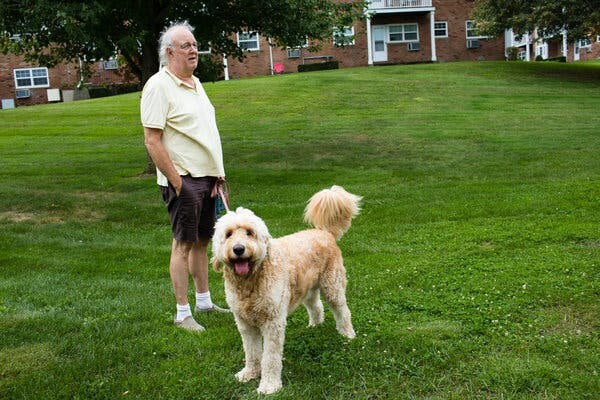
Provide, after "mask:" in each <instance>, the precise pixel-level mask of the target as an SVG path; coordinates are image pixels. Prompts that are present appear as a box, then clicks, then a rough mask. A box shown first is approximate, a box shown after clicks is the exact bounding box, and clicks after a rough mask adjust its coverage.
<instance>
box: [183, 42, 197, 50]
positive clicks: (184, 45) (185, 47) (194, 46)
mask: <svg viewBox="0 0 600 400" xmlns="http://www.w3.org/2000/svg"><path fill="white" fill-rule="evenodd" d="M190 47H193V48H194V49H196V50H198V43H196V42H194V43H190V42H185V43H182V44H180V45H179V48H180V49H181V50H189V48H190Z"/></svg>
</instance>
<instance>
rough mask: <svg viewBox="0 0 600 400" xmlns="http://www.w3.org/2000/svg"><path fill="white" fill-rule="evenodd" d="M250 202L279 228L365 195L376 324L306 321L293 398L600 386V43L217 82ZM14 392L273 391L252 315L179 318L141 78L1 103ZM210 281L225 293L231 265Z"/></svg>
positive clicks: (239, 179)
mask: <svg viewBox="0 0 600 400" xmlns="http://www.w3.org/2000/svg"><path fill="white" fill-rule="evenodd" d="M205 88H206V91H207V93H208V95H209V97H210V98H211V100H212V102H213V104H214V106H215V108H216V110H217V118H218V123H219V127H220V131H221V137H222V141H223V149H224V155H225V164H226V165H225V167H226V171H227V176H228V179H229V181H230V185H231V189H232V194H231V196H232V197H231V198H232V206H234V207H236V206H244V207H248V208H251V209H253V210H254V211H255V212H256V213H257V214H258V215H260V216H261V217H263V218H264V219H265V221H266V223H267V226H268V227H269V229H270V231H271V233H272V234H273V235H274V236H279V235H283V234H287V233H291V232H293V231H295V230H298V229H302V228H304V225H303V223H302V218H301V215H302V211H303V209H304V206H305V203H306V200H308V198H309V197H310V196H311V195H312V193H314V192H316V191H317V190H320V189H321V188H323V187H327V186H331V185H332V184H339V185H343V186H344V187H345V188H346V189H348V190H349V191H351V192H353V193H356V194H359V195H362V196H364V204H363V211H362V214H361V215H360V216H359V217H358V218H357V219H356V220H355V221H354V224H353V226H352V228H351V229H350V231H349V232H348V233H347V234H346V236H344V238H343V239H342V240H341V242H340V246H341V248H342V250H343V252H344V256H345V262H346V268H347V270H348V277H349V287H348V300H349V306H350V309H351V310H352V313H353V320H354V325H355V329H356V331H357V335H358V337H357V338H356V339H355V340H353V341H350V342H348V341H346V340H343V338H342V337H341V336H339V335H338V334H337V333H336V331H335V326H334V323H333V318H332V316H331V314H330V313H329V312H327V314H326V322H325V324H324V325H323V326H320V327H317V328H312V329H308V328H307V327H306V325H307V321H308V318H307V316H306V312H305V311H304V310H302V309H299V310H297V311H296V312H295V313H294V314H293V315H292V316H291V317H290V318H289V321H288V322H289V323H288V329H287V338H286V343H285V350H284V356H285V360H284V367H283V379H284V389H283V391H282V392H280V393H279V394H277V395H275V396H273V398H277V399H279V398H281V399H298V398H313V399H319V398H327V399H350V398H356V399H367V398H369V399H387V398H389V399H404V398H406V399H468V398H481V399H567V398H568V399H593V398H595V396H597V393H599V392H600V379H599V377H598V373H599V370H600V357H599V354H600V337H599V334H598V332H599V328H600V318H599V317H598V316H599V315H600V303H599V302H598V298H599V292H598V282H599V277H600V276H599V275H600V229H599V226H600V202H599V199H600V157H598V154H600V130H599V127H600V113H599V112H598V110H599V108H600V64H599V63H597V62H591V63H580V64H556V63H519V62H514V63H506V62H485V63H483V62H482V63H448V64H429V65H412V66H389V67H372V68H355V69H345V70H338V71H326V72H315V73H306V74H292V75H283V76H275V77H263V78H256V79H245V80H235V81H229V82H218V83H214V84H206V85H205ZM0 122H1V128H0V145H1V146H0V148H1V152H0V166H1V168H0V199H1V201H0V332H1V335H0V398H9V399H20V398H23V399H34V398H35V399H38V398H44V399H53V398H56V399H59V398H60V399H62V398H81V399H92V398H96V399H115V398H136V399H149V398H152V399H159V398H165V399H182V398H202V399H229V398H241V399H246V398H248V399H252V398H258V397H259V396H258V395H256V394H255V389H256V387H257V383H256V382H252V383H249V384H240V383H238V382H237V381H236V380H235V379H234V377H233V374H234V373H235V372H237V371H238V370H239V369H241V367H242V364H243V352H242V346H241V340H240V338H239V334H238V333H237V330H236V328H235V325H234V322H233V318H232V317H231V316H224V315H206V316H205V315H201V316H199V317H198V320H199V322H200V323H201V324H203V325H204V326H206V327H207V328H208V329H207V331H206V332H204V333H202V334H200V335H193V334H189V333H187V332H182V331H179V330H177V329H175V328H174V327H173V325H172V318H173V313H174V297H173V294H172V290H171V286H170V280H169V276H168V257H169V252H170V245H169V244H170V229H169V227H168V218H167V215H166V212H165V210H164V206H163V204H162V200H161V198H160V195H159V191H158V189H157V188H156V184H155V178H154V177H151V176H145V175H141V174H140V173H141V171H142V170H143V168H144V166H145V158H146V154H145V150H144V147H143V140H142V130H141V127H140V124H139V93H133V94H129V95H123V96H117V97H111V98H104V99H97V100H89V101H81V102H75V103H62V104H53V105H45V106H35V107H23V108H18V109H14V110H2V111H0ZM210 282H211V292H212V294H213V300H215V301H216V302H217V303H218V304H224V295H223V284H222V278H221V276H220V275H219V274H216V273H213V272H212V271H211V275H210Z"/></svg>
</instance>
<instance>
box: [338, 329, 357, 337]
mask: <svg viewBox="0 0 600 400" xmlns="http://www.w3.org/2000/svg"><path fill="white" fill-rule="evenodd" d="M338 332H340V335H342V336H345V337H347V338H348V339H354V338H355V337H356V333H355V332H354V329H352V327H349V328H341V329H338Z"/></svg>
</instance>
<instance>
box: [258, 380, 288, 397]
mask: <svg viewBox="0 0 600 400" xmlns="http://www.w3.org/2000/svg"><path fill="white" fill-rule="evenodd" d="M281 387H282V385H281V381H278V382H264V381H262V380H261V381H260V385H258V389H256V391H257V392H258V393H260V394H271V393H275V392H277V391H278V390H279V389H281Z"/></svg>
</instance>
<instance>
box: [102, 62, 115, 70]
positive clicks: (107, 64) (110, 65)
mask: <svg viewBox="0 0 600 400" xmlns="http://www.w3.org/2000/svg"><path fill="white" fill-rule="evenodd" d="M102 66H103V67H104V69H108V70H110V69H119V64H118V63H117V60H108V61H104V62H102Z"/></svg>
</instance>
